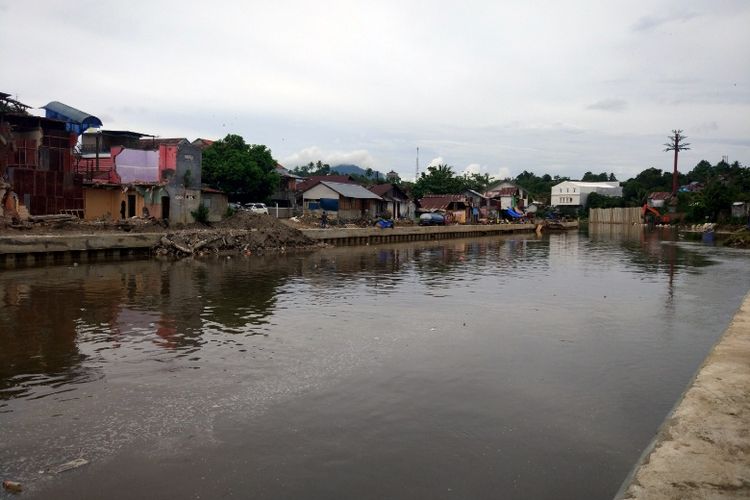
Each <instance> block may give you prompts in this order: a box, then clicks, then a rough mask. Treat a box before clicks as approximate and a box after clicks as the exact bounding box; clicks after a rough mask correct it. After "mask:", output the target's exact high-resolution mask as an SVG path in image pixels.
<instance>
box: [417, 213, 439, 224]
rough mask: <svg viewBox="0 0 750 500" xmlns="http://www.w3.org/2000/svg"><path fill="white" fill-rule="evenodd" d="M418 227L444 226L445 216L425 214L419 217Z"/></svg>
mask: <svg viewBox="0 0 750 500" xmlns="http://www.w3.org/2000/svg"><path fill="white" fill-rule="evenodd" d="M419 225H420V226H444V225H445V216H444V215H442V214H437V213H427V214H422V215H420V216H419Z"/></svg>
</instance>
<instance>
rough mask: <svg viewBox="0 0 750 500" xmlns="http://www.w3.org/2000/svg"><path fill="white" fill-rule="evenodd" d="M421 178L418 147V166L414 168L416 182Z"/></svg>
mask: <svg viewBox="0 0 750 500" xmlns="http://www.w3.org/2000/svg"><path fill="white" fill-rule="evenodd" d="M417 179H419V148H417V168H416V169H415V170H414V182H417Z"/></svg>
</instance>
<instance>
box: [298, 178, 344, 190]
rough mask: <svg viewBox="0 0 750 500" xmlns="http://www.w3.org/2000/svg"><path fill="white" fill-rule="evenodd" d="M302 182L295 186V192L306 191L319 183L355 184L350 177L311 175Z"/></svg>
mask: <svg viewBox="0 0 750 500" xmlns="http://www.w3.org/2000/svg"><path fill="white" fill-rule="evenodd" d="M304 179H305V180H304V181H302V182H300V183H299V184H298V185H297V188H296V189H297V191H307V190H308V189H310V188H311V187H313V186H315V185H316V184H318V183H319V182H320V181H326V182H340V183H342V184H356V182H354V180H353V179H352V177H351V176H349V175H311V176H310V177H304Z"/></svg>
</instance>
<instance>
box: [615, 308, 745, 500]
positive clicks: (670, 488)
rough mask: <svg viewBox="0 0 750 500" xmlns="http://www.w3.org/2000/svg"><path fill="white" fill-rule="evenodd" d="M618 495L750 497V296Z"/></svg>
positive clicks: (630, 498)
mask: <svg viewBox="0 0 750 500" xmlns="http://www.w3.org/2000/svg"><path fill="white" fill-rule="evenodd" d="M616 498H617V499H618V500H645V499H656V500H662V499H675V500H676V499H706V498H711V499H719V498H721V499H739V498H750V293H749V294H748V295H747V296H745V299H744V301H743V304H742V306H741V307H740V310H739V311H738V312H737V314H736V315H735V316H734V318H733V319H732V322H731V323H730V325H729V327H728V328H727V330H726V331H725V332H724V335H723V336H722V337H721V339H720V340H719V342H718V343H717V344H716V345H715V346H714V348H713V349H712V350H711V353H710V354H709V355H708V357H707V358H706V360H705V361H704V362H703V365H702V366H701V368H700V369H699V370H698V373H697V375H696V376H695V379H694V380H693V381H692V383H691V384H690V385H689V387H688V389H687V391H686V392H685V393H684V395H683V397H682V399H681V400H680V401H679V403H678V404H677V406H675V408H674V409H673V410H672V413H671V414H670V415H669V416H668V417H667V420H666V421H665V422H664V424H663V425H662V427H661V429H660V430H659V433H658V434H657V436H656V438H655V439H654V441H653V442H652V443H651V445H650V446H649V448H648V449H647V450H646V451H645V452H644V454H643V456H642V457H641V460H640V461H639V463H638V464H637V465H636V468H635V469H634V471H633V472H632V474H631V475H630V477H628V479H627V480H626V481H625V483H623V486H622V488H621V489H620V492H619V493H618V495H617V497H616Z"/></svg>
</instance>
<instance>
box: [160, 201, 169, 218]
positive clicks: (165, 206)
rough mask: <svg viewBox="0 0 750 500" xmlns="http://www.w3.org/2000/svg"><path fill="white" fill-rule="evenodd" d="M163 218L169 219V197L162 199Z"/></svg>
mask: <svg viewBox="0 0 750 500" xmlns="http://www.w3.org/2000/svg"><path fill="white" fill-rule="evenodd" d="M161 218H162V219H169V196H162V197H161Z"/></svg>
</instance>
